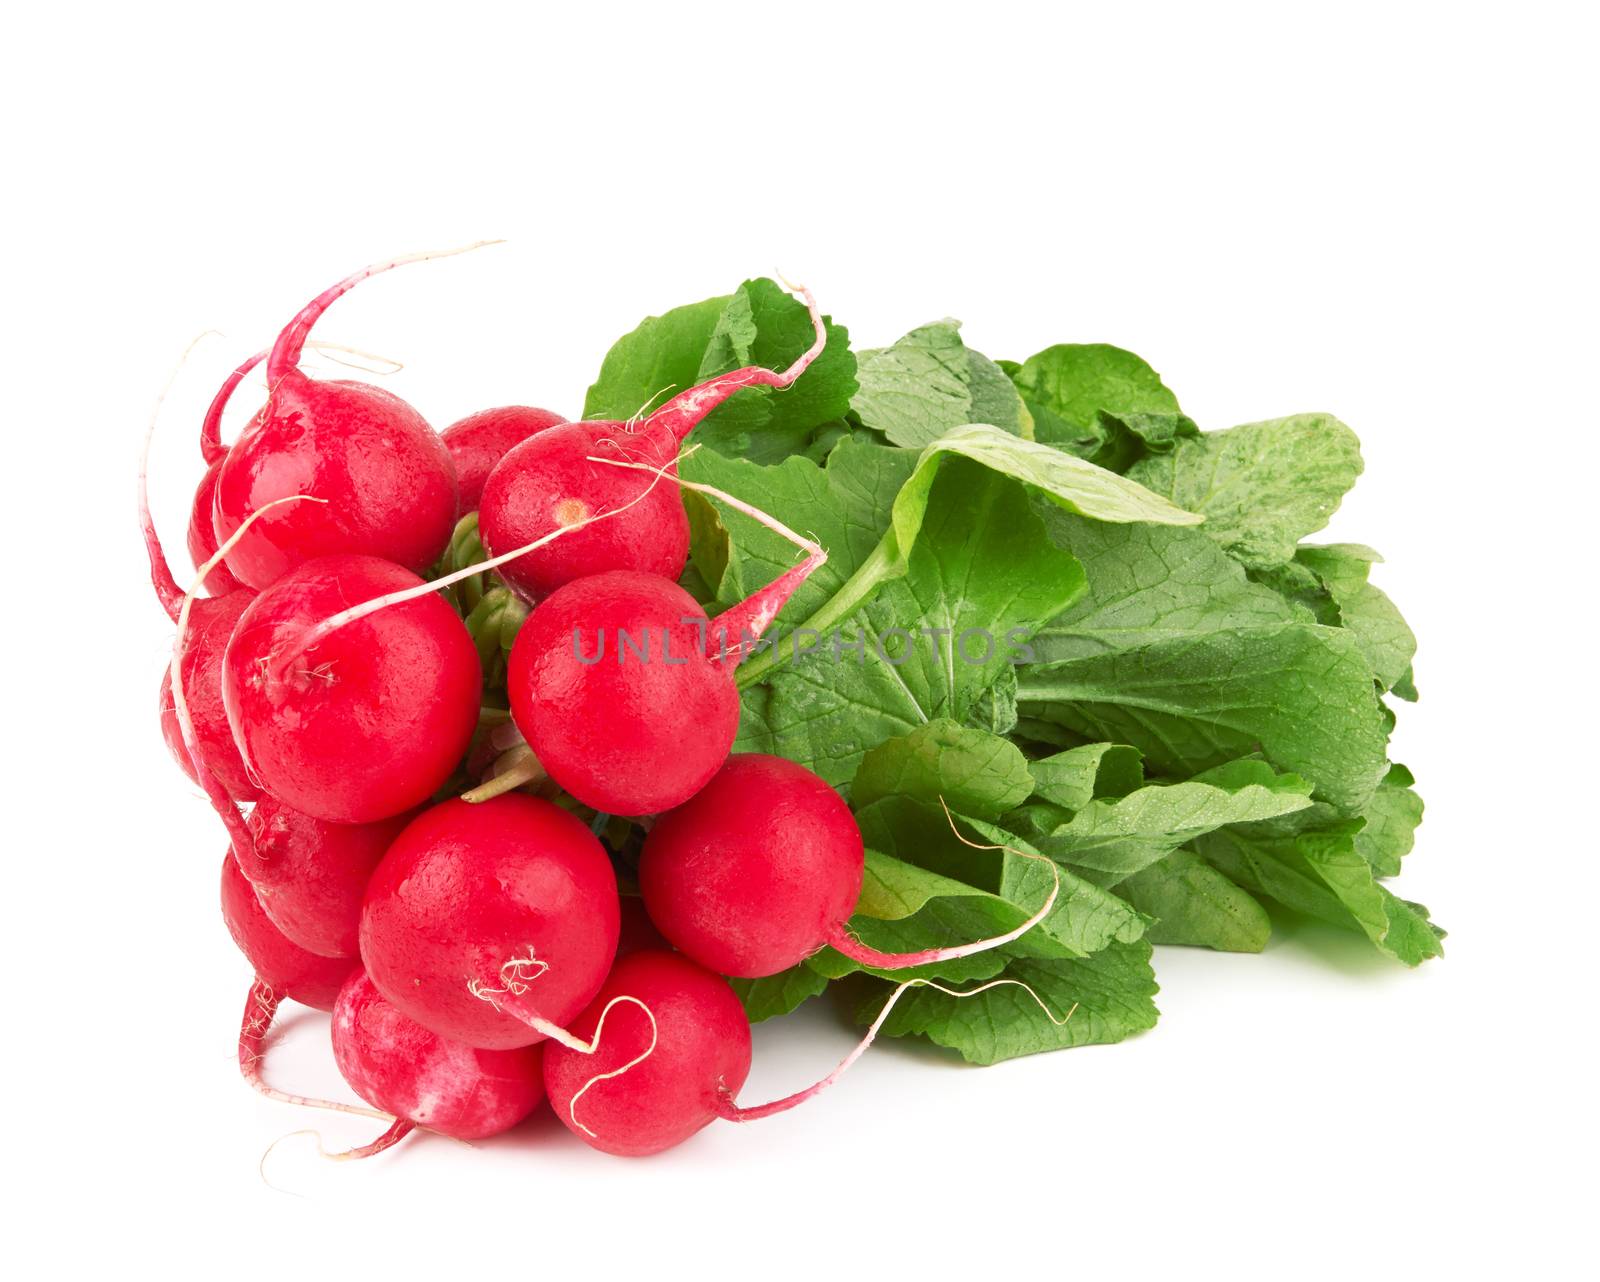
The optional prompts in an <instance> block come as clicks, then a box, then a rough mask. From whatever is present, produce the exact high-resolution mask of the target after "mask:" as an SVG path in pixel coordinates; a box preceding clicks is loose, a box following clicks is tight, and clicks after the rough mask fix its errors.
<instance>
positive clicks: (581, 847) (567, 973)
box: [361, 793, 618, 1050]
mask: <svg viewBox="0 0 1600 1282" xmlns="http://www.w3.org/2000/svg"><path fill="white" fill-rule="evenodd" d="M617 934H618V904H617V879H616V875H615V874H614V873H613V872H612V870H611V861H610V859H609V858H608V857H607V856H606V852H605V849H604V847H602V846H601V845H600V842H599V841H598V840H597V839H596V838H595V836H594V834H593V833H591V832H590V831H589V828H588V825H586V824H585V823H583V822H582V821H581V820H579V819H577V818H575V817H574V816H573V815H571V814H569V813H568V812H567V811H565V810H562V809H560V808H559V807H558V806H554V805H552V804H551V803H550V802H548V801H541V800H539V799H538V798H535V797H528V796H523V795H521V794H515V793H508V794H506V795H505V796H501V797H496V798H495V799H494V800H492V801H486V802H483V803H481V804H479V805H471V804H469V803H467V802H465V801H459V800H451V801H446V802H443V803H442V804H440V805H437V806H434V807H432V808H431V809H428V810H425V811H423V812H422V814H420V815H418V816H417V818H416V819H414V820H412V822H411V823H410V824H409V825H408V826H407V827H406V829H405V831H403V832H402V833H401V834H400V835H399V837H397V838H396V839H395V841H394V844H393V845H391V846H390V847H389V853H388V854H386V855H385V856H384V858H383V862H382V863H380V864H379V865H378V868H377V871H376V872H374V873H373V875H372V880H371V881H370V882H368V883H367V894H366V901H365V903H364V905H363V907H362V912H361V958H362V961H363V963H364V964H365V965H366V968H367V974H368V975H369V976H370V977H371V979H372V982H373V983H374V984H376V985H377V988H378V991H379V992H380V993H382V994H383V995H384V996H385V997H386V998H388V1000H389V1001H391V1002H393V1003H394V1004H395V1006H396V1007H398V1008H399V1009H400V1011H401V1012H402V1013H403V1014H405V1015H408V1016H409V1017H410V1018H412V1019H414V1020H416V1021H417V1023H419V1024H421V1025H422V1026H423V1027H424V1028H427V1029H431V1030H432V1031H433V1032H435V1033H438V1034H439V1035H440V1036H441V1037H447V1038H449V1039H450V1040H452V1041H457V1042H462V1043H464V1044H465V1045H467V1046H475V1047H479V1048H480V1049H486V1050H509V1049H512V1048H513V1047H517V1046H531V1045H532V1044H533V1043H535V1042H539V1041H542V1040H544V1039H543V1035H542V1034H540V1033H537V1032H535V1031H534V1030H533V1029H532V1028H530V1027H528V1025H527V1024H525V1023H523V1022H522V1021H521V1020H519V1019H517V1018H516V1017H515V1016H514V1015H512V1014H510V1013H509V1012H508V1011H506V1010H504V1009H501V1010H496V1009H495V1005H492V1004H491V1003H490V1002H488V1001H485V1000H483V999H482V998H479V997H475V996H473V994H472V993H471V992H469V991H468V988H467V985H468V983H469V981H472V980H478V981H480V982H482V983H484V984H486V985H489V986H498V981H499V979H500V968H501V967H502V966H503V965H504V964H505V963H506V962H507V961H509V960H511V959H512V958H514V957H527V956H528V955H529V950H530V949H531V950H532V951H533V955H534V956H535V957H537V958H538V959H539V960H541V961H543V962H545V963H547V964H548V967H549V968H548V970H546V971H545V972H544V973H543V974H541V975H539V976H538V977H537V978H535V979H532V980H530V981H529V984H528V991H527V993H526V995H525V997H524V998H523V999H522V1000H521V1001H520V1002H518V1001H516V999H514V998H513V997H511V996H507V995H502V996H501V997H500V998H499V999H497V1000H498V1004H499V1005H501V1006H502V1007H504V1006H507V1005H511V1004H517V1005H519V1007H520V1008H521V1009H523V1010H526V1011H530V1012H532V1013H534V1014H537V1015H539V1016H542V1017H543V1018H545V1019H547V1020H549V1021H551V1022H552V1023H555V1024H560V1025H563V1026H565V1024H566V1022H567V1021H568V1020H570V1019H571V1018H572V1017H573V1016H574V1015H576V1014H577V1013H578V1012H579V1011H581V1010H582V1009H583V1008H584V1006H585V1005H586V1004H587V1003H588V1001H589V999H590V998H591V997H593V996H594V994H595V990H596V989H598V988H599V987H600V985H601V983H602V982H604V980H605V975H606V971H607V970H608V969H609V968H610V966H611V962H612V959H613V958H614V957H615V956H616V952H617Z"/></svg>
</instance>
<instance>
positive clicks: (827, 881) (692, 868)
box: [639, 753, 1061, 978]
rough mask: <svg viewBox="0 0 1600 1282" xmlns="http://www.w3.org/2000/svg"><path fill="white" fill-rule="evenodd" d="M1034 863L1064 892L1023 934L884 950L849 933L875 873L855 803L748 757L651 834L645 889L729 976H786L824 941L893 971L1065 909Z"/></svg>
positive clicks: (706, 961)
mask: <svg viewBox="0 0 1600 1282" xmlns="http://www.w3.org/2000/svg"><path fill="white" fill-rule="evenodd" d="M953 826H954V821H953V820H952V827H953ZM957 836H958V837H959V836H960V833H959V832H958V833H957ZM962 840H963V841H966V838H962ZM966 844H968V845H975V844H976V843H973V842H966ZM983 848H984V849H1002V847H983ZM1014 853H1017V854H1026V852H1023V851H1016V852H1014ZM1029 857H1032V858H1038V859H1040V860H1041V861H1043V862H1045V863H1048V864H1049V867H1050V869H1051V871H1052V872H1055V873H1056V889H1055V890H1052V891H1051V893H1050V896H1049V898H1048V899H1047V900H1046V901H1045V904H1044V906H1043V907H1042V908H1041V909H1040V910H1039V911H1038V912H1037V913H1035V914H1034V915H1033V916H1032V917H1030V918H1029V919H1028V920H1027V921H1026V922H1024V923H1023V924H1022V925H1021V926H1020V927H1018V928H1017V929H1015V930H1012V931H1009V932H1007V933H1006V934H1004V935H1001V936H998V937H995V938H991V939H985V940H980V941H978V942H977V943H972V944H961V945H957V946H954V947H950V948H934V949H927V950H925V951H922V952H916V953H882V952H879V951H878V950H877V949H875V948H868V947H867V946H866V945H864V944H862V943H861V942H860V941H858V940H856V939H855V938H853V937H852V936H851V935H850V934H849V932H848V931H847V930H846V927H845V922H846V921H847V920H848V919H849V917H850V914H851V913H852V912H854V911H855V906H856V900H857V898H859V897H860V894H861V879H862V874H863V869H864V866H865V863H864V860H865V855H864V851H863V849H862V843H861V830H860V829H859V828H858V827H857V826H856V821H855V817H854V816H853V815H851V813H850V808H849V807H848V806H847V805H845V803H844V802H843V801H842V800H841V799H840V798H839V794H838V793H836V792H835V791H834V790H833V789H832V788H831V787H829V786H828V784H827V782H826V781H825V780H824V779H822V778H821V777H820V776H818V775H815V774H813V773H812V772H811V771H809V770H807V769H806V768H805V767H804V766H801V765H797V764H796V763H795V762H792V761H787V760H785V759H784V758H782V757H769V756H765V755H763V754H761V753H742V754H737V755H734V756H732V757H729V758H728V761H727V764H726V765H724V766H723V767H722V769H721V770H720V771H718V773H717V776H716V778H714V779H712V780H711V782H710V783H708V784H707V785H706V786H705V787H704V788H702V789H701V790H700V791H699V792H697V793H696V794H695V795H694V796H693V797H691V798H690V799H689V800H688V801H686V802H685V803H684V804H683V805H681V806H679V807H678V808H677V809H676V810H673V811H672V812H670V813H669V814H665V815H662V816H661V817H660V818H659V819H658V820H657V821H656V823H655V824H654V825H653V826H652V827H651V829H650V833H649V835H648V836H647V837H646V838H645V842H644V849H643V851H642V853H641V854H640V857H639V888H640V891H641V893H642V894H643V896H644V902H645V908H646V910H647V911H648V912H649V914H650V919H651V921H653V922H655V924H656V926H657V928H658V929H660V931H661V933H662V934H663V935H665V936H666V937H667V939H668V940H670V941H671V942H672V944H673V945H674V946H675V947H677V948H679V949H681V950H682V951H683V952H684V953H686V954H687V955H688V956H690V957H692V958H694V959H695V960H696V961H697V962H699V963H700V964H701V965H703V966H708V967H710V968H711V969H712V970H715V971H717V972H718V973H719V974H723V975H737V976H740V977H745V978H758V977H760V976H763V975H776V974H777V973H778V972H779V971H781V970H787V969H788V968H789V967H790V966H793V965H795V964H796V963H798V962H800V961H803V960H804V959H805V958H807V957H809V956H810V955H811V954H812V953H814V952H816V951H817V950H818V949H820V948H822V947H823V946H824V945H828V946H830V947H832V948H834V949H836V950H837V951H839V952H841V953H843V954H844V955H845V956H846V957H849V958H851V959H852V960H854V961H858V962H860V963H861V964H862V965H864V966H872V967H875V968H877V969H880V970H894V969H899V968H902V967H906V966H922V965H927V964H928V963H930V962H937V961H948V960H951V959H953V958H956V957H966V956H970V955H972V954H973V953H977V952H983V951H985V950H987V949H990V948H996V947H999V946H1000V945H1001V944H1005V943H1009V942H1011V941H1012V940H1013V939H1017V938H1019V937H1020V936H1021V935H1023V934H1025V933H1026V932H1027V931H1028V930H1031V929H1032V928H1033V927H1034V926H1035V925H1037V924H1038V923H1039V922H1040V921H1043V920H1044V918H1045V917H1046V916H1047V915H1048V914H1049V912H1050V910H1051V908H1053V907H1054V906H1055V900H1056V893H1057V891H1059V889H1060V884H1061V882H1060V874H1059V873H1058V872H1056V869H1055V864H1054V863H1053V862H1051V861H1049V860H1045V859H1044V857H1043V856H1042V855H1039V856H1029Z"/></svg>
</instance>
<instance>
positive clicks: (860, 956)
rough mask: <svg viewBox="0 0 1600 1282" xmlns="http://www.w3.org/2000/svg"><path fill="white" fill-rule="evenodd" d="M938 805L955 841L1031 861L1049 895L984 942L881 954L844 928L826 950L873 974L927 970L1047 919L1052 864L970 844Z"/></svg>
mask: <svg viewBox="0 0 1600 1282" xmlns="http://www.w3.org/2000/svg"><path fill="white" fill-rule="evenodd" d="M939 805H940V806H941V807H943V809H944V818H945V822H946V823H948V824H949V825H950V831H951V832H953V833H954V834H955V836H956V840H957V841H959V842H960V843H961V844H962V845H963V846H970V847H971V848H972V849H973V850H999V851H1002V852H1004V853H1005V854H1008V855H1016V856H1017V857H1018V858H1021V859H1034V860H1037V861H1038V862H1039V863H1042V864H1044V865H1045V867H1047V868H1048V869H1049V870H1050V875H1051V877H1052V878H1053V879H1054V884H1053V885H1052V886H1051V887H1050V893H1049V894H1048V895H1047V896H1045V901H1044V903H1043V904H1041V905H1040V906H1039V909H1038V911H1037V912H1035V913H1034V914H1033V915H1032V916H1031V917H1029V918H1028V920H1027V921H1025V922H1023V923H1022V924H1021V925H1020V926H1017V927H1016V928H1014V929H1012V930H1008V931H1006V933H1005V934H1003V935H992V936H990V937H989V938H988V939H979V940H976V941H974V942H973V943H970V944H956V945H954V946H952V947H949V948H925V949H923V950H922V951H921V952H916V953H881V952H879V951H878V950H877V949H876V948H869V947H868V946H867V945H866V944H863V943H862V942H861V941H860V940H859V939H857V938H856V937H855V936H854V935H852V934H850V933H849V931H848V929H847V928H846V927H845V926H842V925H841V926H839V927H838V928H837V929H835V930H834V931H833V932H832V933H831V934H830V935H829V936H828V940H827V942H828V946H829V947H830V948H832V949H833V950H834V951H835V952H840V953H843V954H844V955H845V956H846V957H848V958H849V959H850V960H851V961H853V962H859V963H861V965H863V966H871V967H873V968H875V969H877V970H903V969H904V968H906V967H907V966H927V965H929V964H931V963H933V962H945V961H955V960H956V959H957V958H961V957H971V956H973V955H974V954H976V953H984V952H988V951H989V950H990V949H991V948H1000V947H1002V946H1003V945H1005V944H1009V943H1011V942H1012V941H1013V940H1017V939H1021V938H1022V937H1023V936H1024V935H1026V934H1027V933H1028V932H1029V931H1030V930H1032V929H1033V928H1034V927H1035V926H1037V925H1038V924H1039V923H1040V922H1042V921H1043V920H1044V919H1045V918H1046V917H1048V916H1049V915H1050V911H1051V909H1053V908H1054V907H1055V906H1056V899H1057V898H1058V897H1059V896H1060V894H1061V869H1060V868H1059V867H1058V866H1057V865H1056V861H1055V860H1054V859H1051V858H1050V857H1049V856H1047V855H1041V854H1039V853H1038V852H1037V851H1032V850H1018V849H1017V848H1016V847H1015V846H997V845H988V844H985V843H983V842H977V841H973V840H971V839H970V838H968V837H966V836H964V835H963V834H962V832H961V829H959V828H958V827H956V820H955V816H954V815H952V814H951V813H950V807H949V806H947V805H945V800H944V798H943V797H940V798H939Z"/></svg>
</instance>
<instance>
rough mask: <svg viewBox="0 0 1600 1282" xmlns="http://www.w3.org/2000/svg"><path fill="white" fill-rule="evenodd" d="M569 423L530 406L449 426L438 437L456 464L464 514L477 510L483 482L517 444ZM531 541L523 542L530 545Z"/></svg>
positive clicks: (486, 413) (505, 407)
mask: <svg viewBox="0 0 1600 1282" xmlns="http://www.w3.org/2000/svg"><path fill="white" fill-rule="evenodd" d="M566 421H567V420H566V419H564V418H563V417H562V416H561V415H559V414H554V413H552V412H551V411H549V410H541V409H535V408H534V407H533V406H531V405H503V406H500V407H499V408H498V409H492V410H479V411H478V412H477V413H476V414H468V415H467V416H466V418H464V419H460V420H458V421H457V422H454V423H452V424H450V426H449V427H447V428H445V429H444V431H443V432H441V433H440V434H439V435H440V436H442V437H443V438H444V443H445V445H446V446H447V447H449V450H450V457H451V459H453V460H454V461H455V465H456V490H457V493H458V494H459V496H460V503H459V505H458V506H459V507H460V509H461V511H463V512H473V511H476V510H477V507H478V500H479V498H481V497H482V495H483V483H484V482H485V481H487V480H488V479H489V473H490V472H492V471H494V467H495V464H497V463H498V462H499V461H500V460H501V459H502V458H504V457H505V456H506V454H507V453H508V452H509V451H510V450H511V449H512V448H513V447H514V446H517V445H521V444H522V442H523V441H525V440H527V439H528V438H529V437H530V436H533V435H535V434H536V433H538V432H542V431H544V430H545V428H547V427H555V426H556V425H557V424H560V423H565V422H566ZM527 541H530V540H524V542H527Z"/></svg>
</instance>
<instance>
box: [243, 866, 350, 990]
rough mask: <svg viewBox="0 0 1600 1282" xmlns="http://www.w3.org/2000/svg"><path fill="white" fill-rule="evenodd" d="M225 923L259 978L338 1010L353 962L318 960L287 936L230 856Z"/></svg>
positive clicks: (268, 983) (343, 959) (333, 959)
mask: <svg viewBox="0 0 1600 1282" xmlns="http://www.w3.org/2000/svg"><path fill="white" fill-rule="evenodd" d="M222 920H223V921H224V922H225V923H226V924H227V927H228V933H229V934H230V935H232V936H233V942H234V943H235V944H237V945H238V946H239V951H240V952H241V953H243V954H244V955H245V960H247V961H248V962H249V963H250V965H251V966H252V967H253V968H254V969H255V973H256V978H257V979H259V980H261V981H262V982H263V983H265V984H267V985H268V986H269V987H270V988H272V989H273V991H274V992H276V993H278V994H280V995H282V994H287V995H288V996H290V997H292V998H294V1000H295V1001H297V1002H300V1003H301V1004H302V1005H305V1006H313V1007H315V1008H316V1009H317V1010H332V1009H333V1004H334V1001H335V1000H336V999H337V998H338V996H339V989H340V987H341V985H343V983H344V981H345V979H346V977H347V976H348V975H349V974H350V970H351V968H352V967H353V966H355V965H356V962H355V960H354V959H353V958H350V957H318V956H317V955H316V954H315V953H308V952H307V951H306V950H305V949H304V948H301V947H300V946H299V945H298V944H294V943H291V942H290V941H289V940H287V939H285V938H284V937H283V932H282V931H280V930H279V929H278V928H277V927H276V926H274V925H273V924H272V919H271V918H269V917H268V916H267V914H266V912H265V910H264V909H263V908H262V907H261V901H260V900H258V899H257V898H256V892H255V890H254V889H252V888H251V885H250V883H249V882H248V881H246V880H245V879H244V874H243V873H241V872H240V871H239V866H238V864H236V863H235V862H234V858H233V852H232V851H229V852H228V854H227V855H225V856H224V857H223V860H222Z"/></svg>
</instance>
